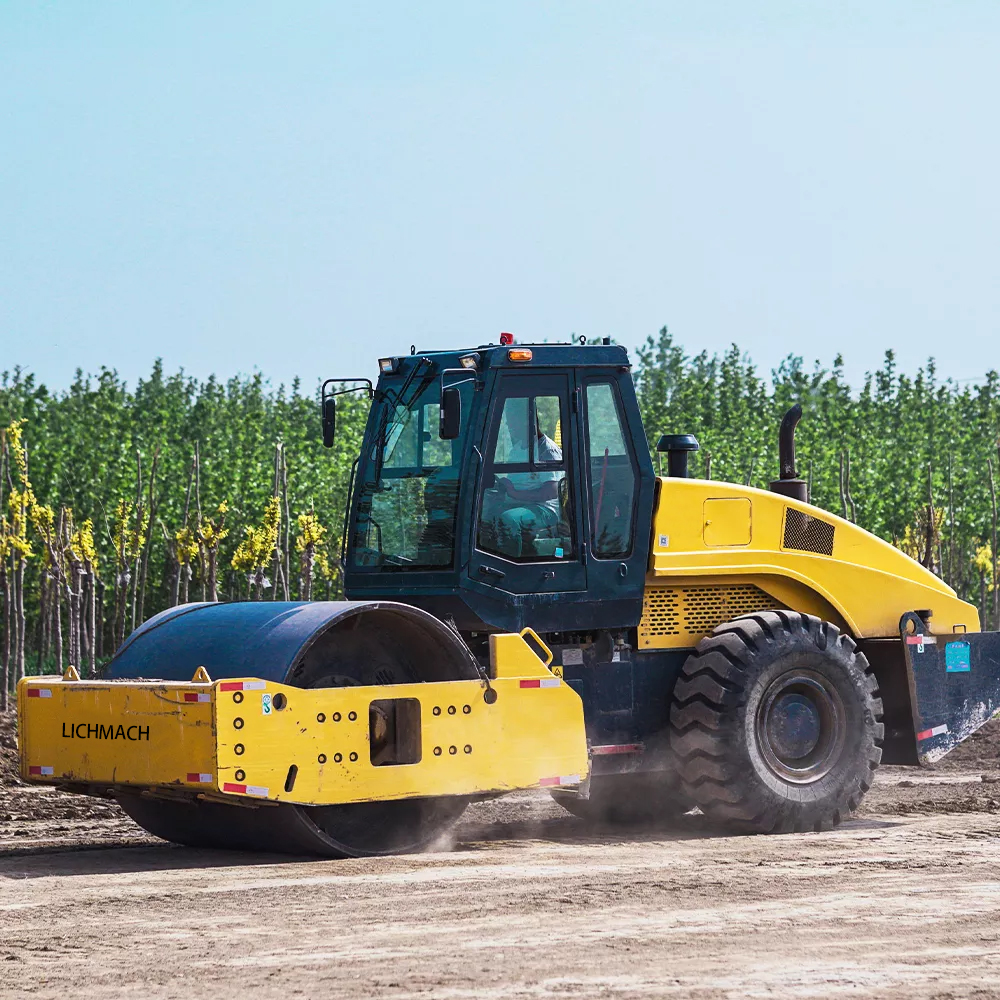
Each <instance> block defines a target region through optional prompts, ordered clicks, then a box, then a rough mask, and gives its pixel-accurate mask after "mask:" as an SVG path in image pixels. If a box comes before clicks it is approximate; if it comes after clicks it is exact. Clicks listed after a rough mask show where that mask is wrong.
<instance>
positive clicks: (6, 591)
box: [0, 559, 11, 712]
mask: <svg viewBox="0 0 1000 1000" xmlns="http://www.w3.org/2000/svg"><path fill="white" fill-rule="evenodd" d="M0 597H2V598H3V641H2V643H0V680H2V681H3V687H2V688H0V712H6V711H7V708H8V707H9V701H8V698H9V693H8V692H9V691H10V627H11V613H10V611H11V609H10V578H9V577H8V576H7V563H6V561H4V560H2V559H0Z"/></svg>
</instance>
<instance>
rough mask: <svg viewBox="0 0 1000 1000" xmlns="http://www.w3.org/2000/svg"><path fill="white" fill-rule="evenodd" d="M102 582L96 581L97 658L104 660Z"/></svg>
mask: <svg viewBox="0 0 1000 1000" xmlns="http://www.w3.org/2000/svg"><path fill="white" fill-rule="evenodd" d="M105 627H106V626H105V623H104V581H103V580H101V579H98V580H97V658H98V659H103V658H104V629H105Z"/></svg>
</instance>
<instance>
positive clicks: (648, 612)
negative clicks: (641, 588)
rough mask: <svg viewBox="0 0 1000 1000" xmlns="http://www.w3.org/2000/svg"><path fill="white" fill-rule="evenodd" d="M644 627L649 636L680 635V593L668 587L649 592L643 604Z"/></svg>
mask: <svg viewBox="0 0 1000 1000" xmlns="http://www.w3.org/2000/svg"><path fill="white" fill-rule="evenodd" d="M642 625H644V626H645V628H646V631H647V633H648V634H649V635H680V633H681V601H680V593H679V592H678V591H676V590H668V589H667V588H666V587H662V588H657V589H656V590H647V591H646V597H645V600H644V601H643V602H642Z"/></svg>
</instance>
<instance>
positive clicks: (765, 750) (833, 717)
mask: <svg viewBox="0 0 1000 1000" xmlns="http://www.w3.org/2000/svg"><path fill="white" fill-rule="evenodd" d="M846 723H847V719H846V714H845V711H844V702H843V699H842V698H841V697H840V693H839V692H838V691H837V689H836V688H835V687H834V686H833V684H832V683H831V682H830V681H829V680H828V679H827V678H826V677H823V676H822V675H821V674H819V673H816V672H815V671H812V670H805V669H799V670H791V671H788V672H786V673H783V674H781V675H780V676H779V677H777V678H775V679H774V680H773V681H772V682H771V683H770V685H769V686H768V688H767V690H766V691H765V692H764V697H763V698H762V699H761V701H760V705H759V707H758V709H757V714H756V718H755V726H754V734H755V736H756V739H757V745H758V747H759V749H760V752H761V756H762V757H763V758H764V761H765V762H766V764H767V766H768V767H769V768H770V769H771V771H773V772H774V774H776V775H777V776H778V777H780V778H783V779H784V780H785V781H790V782H793V783H795V784H811V783H812V782H814V781H819V779H820V778H822V777H823V776H824V775H825V774H828V773H829V772H830V770H831V768H833V766H834V765H835V764H836V763H837V761H838V760H839V758H840V755H841V752H842V750H843V748H844V741H845V737H846Z"/></svg>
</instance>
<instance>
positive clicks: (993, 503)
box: [986, 458, 1000, 628]
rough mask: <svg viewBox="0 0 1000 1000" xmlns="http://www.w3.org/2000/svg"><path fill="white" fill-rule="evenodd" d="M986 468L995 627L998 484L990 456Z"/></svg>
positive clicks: (999, 589)
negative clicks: (994, 480)
mask: <svg viewBox="0 0 1000 1000" xmlns="http://www.w3.org/2000/svg"><path fill="white" fill-rule="evenodd" d="M986 468H987V469H988V471H989V474H990V513H991V516H992V518H993V520H992V525H993V534H992V536H991V538H992V543H991V544H992V546H993V549H992V552H991V555H992V556H993V627H994V628H996V627H997V600H998V599H1000V587H998V586H997V584H998V583H1000V580H997V491H996V484H995V483H994V482H993V460H992V459H991V458H988V459H987V460H986Z"/></svg>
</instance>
